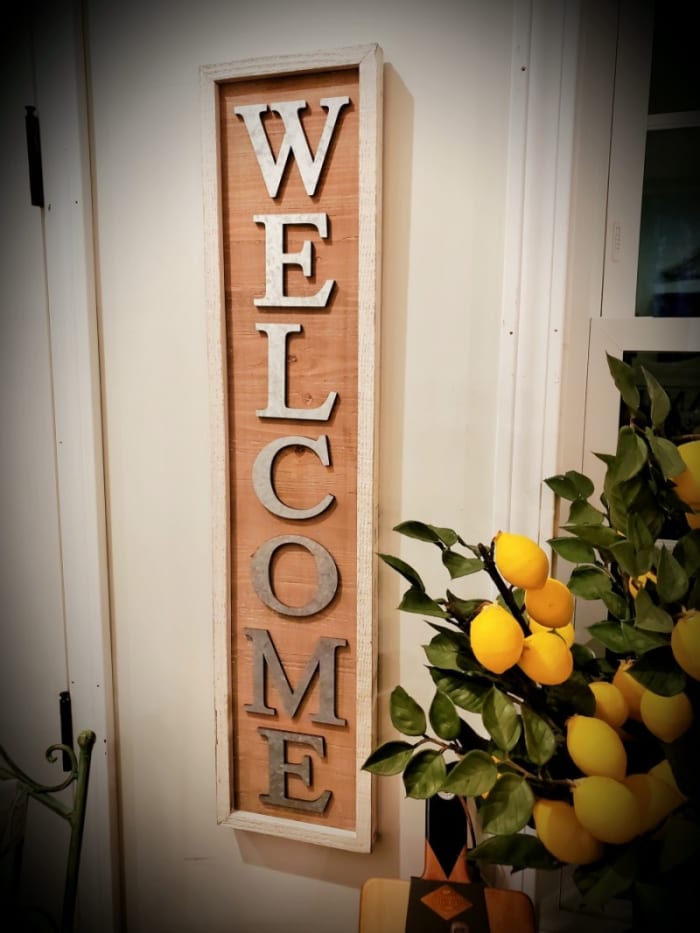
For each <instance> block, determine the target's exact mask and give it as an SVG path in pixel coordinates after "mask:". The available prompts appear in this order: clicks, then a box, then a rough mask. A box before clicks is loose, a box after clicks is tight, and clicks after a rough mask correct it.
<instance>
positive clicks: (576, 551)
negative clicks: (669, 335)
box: [364, 357, 700, 922]
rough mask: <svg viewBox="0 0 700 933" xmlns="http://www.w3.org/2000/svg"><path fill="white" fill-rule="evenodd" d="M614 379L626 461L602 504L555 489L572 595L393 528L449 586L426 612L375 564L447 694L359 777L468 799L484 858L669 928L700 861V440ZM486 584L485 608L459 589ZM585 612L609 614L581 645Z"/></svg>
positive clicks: (397, 712)
mask: <svg viewBox="0 0 700 933" xmlns="http://www.w3.org/2000/svg"><path fill="white" fill-rule="evenodd" d="M608 364H609V367H610V371H611V374H612V377H613V378H614V380H615V383H616V385H617V387H618V389H619V391H620V393H621V396H622V400H623V402H624V404H625V406H626V407H625V410H626V412H627V414H628V417H627V420H626V422H625V423H624V424H623V426H622V427H621V428H620V430H619V434H618V443H617V449H616V451H615V453H614V454H599V455H598V456H599V457H600V459H601V460H603V461H604V463H605V465H606V472H605V479H604V484H603V490H602V493H601V494H600V496H599V497H596V495H595V490H594V485H593V483H592V482H591V480H590V479H589V478H588V477H586V476H584V475H583V474H581V473H579V472H576V471H570V472H568V473H566V474H564V475H559V476H553V477H550V478H549V479H547V480H545V482H546V484H547V485H548V486H549V487H550V489H552V490H553V491H554V493H555V494H556V495H558V496H559V497H560V499H561V500H562V501H563V502H564V503H568V518H567V521H566V522H565V524H564V525H563V526H562V532H563V533H562V534H561V535H560V536H557V537H555V538H552V539H551V540H550V541H549V542H548V544H549V545H550V547H551V550H552V552H553V553H554V554H555V555H558V556H559V557H561V558H563V559H564V560H565V561H567V562H568V563H569V564H572V565H574V566H573V570H572V571H571V573H570V575H569V579H568V580H567V581H566V582H564V581H561V580H559V579H557V578H556V577H555V576H554V574H553V572H552V568H551V566H550V561H549V558H548V556H547V553H546V552H545V551H544V550H543V549H542V548H541V547H540V546H539V545H538V544H537V543H536V542H534V541H532V540H530V539H529V538H527V537H525V536H523V535H520V534H516V533H513V532H507V531H499V532H498V533H497V534H495V535H494V538H493V540H492V541H491V542H489V543H488V544H482V543H479V544H468V543H467V542H466V541H465V540H464V539H463V538H462V537H461V535H460V534H458V533H457V532H456V531H453V530H452V529H449V528H443V527H436V526H434V525H429V524H426V523H423V522H419V521H407V522H403V523H401V524H400V525H398V526H397V527H396V529H395V530H396V531H397V532H399V533H400V534H403V535H406V536H409V537H411V538H415V539H418V540H420V541H423V542H425V543H426V544H428V545H429V546H430V547H432V548H434V549H437V551H438V553H439V556H440V559H441V562H442V564H443V565H444V567H445V570H446V572H447V574H448V576H449V579H450V581H451V583H450V586H452V589H450V588H449V586H448V588H447V589H446V592H445V594H444V596H439V597H432V596H430V595H429V594H428V593H427V592H426V587H425V585H424V583H423V580H422V578H421V576H420V574H419V573H418V571H416V570H415V569H414V568H413V567H411V566H409V565H408V564H407V563H406V562H405V561H403V560H401V559H400V558H398V557H394V556H391V555H388V554H382V555H381V557H382V559H383V560H384V561H385V562H386V563H387V564H388V565H389V566H390V567H392V568H393V569H394V570H395V571H397V572H398V573H399V574H401V576H402V577H404V578H405V580H406V581H407V583H408V588H407V589H406V591H405V593H404V595H403V598H402V600H401V604H400V606H399V608H400V609H401V610H403V611H405V612H408V613H417V614H419V615H422V616H424V617H426V621H427V622H428V624H429V626H430V629H431V630H432V637H431V639H430V642H429V643H428V644H427V645H425V646H424V651H425V654H426V657H427V661H428V671H429V674H430V677H431V678H432V681H433V684H434V687H435V693H434V696H433V699H432V702H431V703H430V706H429V708H428V709H427V710H424V709H423V708H422V707H421V706H420V705H419V704H418V703H417V702H416V700H415V699H414V698H412V697H411V696H410V695H409V694H408V693H407V692H406V691H405V690H404V689H403V688H402V687H400V686H398V687H396V689H395V690H394V691H393V693H392V694H391V701H390V715H391V720H392V723H393V725H394V727H395V728H396V729H397V731H398V732H399V733H401V736H402V737H401V738H397V739H393V740H391V741H387V742H385V743H383V744H381V745H380V746H379V747H378V748H376V749H375V751H374V752H373V753H372V754H371V755H370V756H369V758H368V759H367V761H366V762H365V763H364V767H365V768H366V769H367V770H368V771H371V772H373V773H375V774H378V775H395V774H402V775H403V782H404V786H405V790H406V793H407V795H408V796H410V797H416V798H429V797H431V796H433V795H435V794H437V793H440V792H451V793H454V794H457V795H459V796H461V797H463V798H471V799H472V800H473V802H474V805H475V808H476V812H477V815H478V820H479V823H480V827H481V830H482V831H483V836H484V838H483V841H481V842H480V843H479V845H477V846H476V847H475V848H474V849H472V850H471V852H470V854H469V857H470V859H473V860H475V861H479V860H481V861H484V862H493V863H498V864H502V865H509V866H512V868H513V870H517V869H521V868H525V867H532V868H539V869H554V868H558V867H561V866H562V865H565V864H571V865H574V866H576V868H575V871H574V879H575V881H576V883H577V885H578V887H579V889H580V890H581V892H582V893H583V894H584V896H585V897H586V898H587V899H588V900H589V902H590V903H591V904H592V905H593V906H601V905H603V904H604V903H605V902H606V901H607V900H608V899H610V898H611V897H615V896H628V897H631V898H633V899H634V900H635V901H636V902H637V903H638V904H640V903H641V904H642V905H643V906H644V909H645V916H646V917H655V918H656V920H658V919H659V917H661V916H663V915H664V911H667V910H668V909H670V908H669V905H673V907H674V908H675V907H678V905H679V904H681V903H683V902H685V901H687V893H688V891H690V890H692V884H694V881H695V875H696V872H697V868H698V863H699V860H700V817H699V814H698V786H699V782H698V779H697V773H698V769H697V765H696V758H697V756H696V749H697V745H698V733H699V727H698V716H699V713H700V530H699V529H698V528H697V524H698V522H697V519H698V517H700V516H698V514H697V513H698V512H700V439H698V438H697V437H675V438H670V437H667V436H666V434H665V431H664V426H665V423H666V420H667V417H668V415H669V413H670V411H671V402H670V400H669V396H668V394H667V393H666V392H665V390H664V389H663V388H662V386H661V385H660V384H659V383H658V382H657V380H656V379H655V378H654V376H653V375H651V373H649V372H647V371H645V370H642V372H643V375H644V380H645V383H646V389H647V393H646V398H645V400H644V401H642V399H641V398H640V393H639V390H638V388H637V384H636V379H635V374H634V371H633V370H632V368H631V367H629V366H628V365H627V364H625V363H623V362H622V361H620V360H617V359H614V358H612V357H608ZM696 430H697V427H696ZM475 573H483V574H485V575H486V576H487V577H488V578H489V579H490V581H491V583H492V584H493V587H492V592H493V595H492V597H491V598H488V597H484V598H470V599H464V598H460V597H459V596H458V595H456V594H455V592H453V589H456V586H455V585H454V583H452V581H455V580H458V579H459V578H462V577H465V576H467V575H471V574H475ZM577 599H578V600H587V601H594V602H595V604H596V605H597V606H599V608H600V617H599V620H598V621H597V622H596V623H595V624H593V625H590V626H589V627H588V629H587V631H586V632H581V633H578V637H577V638H576V639H575V638H574V616H575V601H576V600H577ZM467 713H468V714H472V717H473V716H476V717H477V718H478V720H480V722H475V721H474V719H473V718H471V719H470V716H468V715H465V714H467ZM474 726H476V728H474ZM479 726H480V727H479ZM468 809H469V808H467V812H468ZM655 922H656V921H655Z"/></svg>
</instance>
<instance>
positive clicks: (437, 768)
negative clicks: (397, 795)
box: [403, 749, 447, 800]
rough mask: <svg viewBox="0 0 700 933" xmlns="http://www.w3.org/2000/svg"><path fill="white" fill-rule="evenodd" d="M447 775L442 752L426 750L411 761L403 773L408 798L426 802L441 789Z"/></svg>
mask: <svg viewBox="0 0 700 933" xmlns="http://www.w3.org/2000/svg"><path fill="white" fill-rule="evenodd" d="M446 775H447V768H446V767H445V759H444V758H443V757H442V752H438V751H435V750H434V749H424V750H423V751H422V752H418V753H417V754H416V755H414V756H413V758H412V759H411V760H410V762H409V763H408V765H407V766H406V768H405V770H404V773H403V783H404V787H405V788H406V796H407V797H416V798H418V799H419V800H426V799H427V798H428V797H434V796H435V794H437V793H438V792H439V791H440V790H441V789H442V785H443V783H444V780H445V777H446Z"/></svg>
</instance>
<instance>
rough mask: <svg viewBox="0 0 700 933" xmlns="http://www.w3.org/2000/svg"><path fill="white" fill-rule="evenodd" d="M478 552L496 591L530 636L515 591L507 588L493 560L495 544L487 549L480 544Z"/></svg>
mask: <svg viewBox="0 0 700 933" xmlns="http://www.w3.org/2000/svg"><path fill="white" fill-rule="evenodd" d="M477 550H478V552H479V556H480V557H481V559H482V560H483V562H484V570H485V571H486V573H488V575H489V576H490V577H491V579H492V580H493V582H494V583H495V584H496V589H497V590H498V592H499V593H500V594H501V596H502V597H503V601H504V602H505V604H506V606H507V607H508V609H509V610H510V613H511V615H512V616H513V617H514V618H515V620H516V622H517V623H518V624H519V625H520V627H521V629H522V630H523V632H524V633H525V634H526V635H529V634H530V629H529V627H528V624H527V622H526V621H525V619H524V618H523V614H522V612H521V611H520V606H518V604H517V602H516V601H515V597H514V596H513V591H512V589H511V588H510V587H509V586H506V584H505V582H504V580H503V578H502V577H501V575H500V573H499V572H498V570H497V568H496V562H495V560H494V558H493V542H491V547H488V548H487V547H486V545H485V544H478V545H477Z"/></svg>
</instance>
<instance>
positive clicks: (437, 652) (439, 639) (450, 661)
mask: <svg viewBox="0 0 700 933" xmlns="http://www.w3.org/2000/svg"><path fill="white" fill-rule="evenodd" d="M462 639H463V642H464V644H462V642H461V641H460V640H459V639H458V638H457V637H455V636H454V635H453V634H452V633H451V632H441V633H440V634H439V635H436V636H435V638H433V639H432V641H431V642H430V644H429V645H423V650H424V651H425V654H426V657H427V658H428V660H429V661H430V663H431V664H434V665H435V667H441V668H443V669H444V670H448V671H461V670H462V669H463V668H462V665H461V664H460V663H459V653H460V651H463V650H464V649H465V647H466V644H467V639H466V638H464V636H462Z"/></svg>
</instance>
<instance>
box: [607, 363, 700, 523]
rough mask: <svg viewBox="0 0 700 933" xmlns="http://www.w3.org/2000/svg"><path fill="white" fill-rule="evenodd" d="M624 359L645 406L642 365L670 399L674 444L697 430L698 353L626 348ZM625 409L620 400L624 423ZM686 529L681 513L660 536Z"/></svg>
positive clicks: (670, 434) (699, 398) (699, 426)
mask: <svg viewBox="0 0 700 933" xmlns="http://www.w3.org/2000/svg"><path fill="white" fill-rule="evenodd" d="M623 359H624V361H625V362H626V363H629V364H630V366H632V367H633V368H634V370H635V373H636V379H635V382H636V384H637V388H638V389H639V393H640V395H641V397H642V403H643V405H644V406H646V405H648V403H649V396H648V393H647V389H646V382H645V380H644V375H643V374H642V367H644V368H645V369H646V370H648V371H649V372H650V373H652V375H654V376H655V377H656V378H657V379H658V380H659V382H660V383H661V385H662V386H663V387H664V389H665V390H666V392H667V394H668V396H669V398H670V399H671V404H672V410H671V414H670V415H669V416H668V418H667V419H666V424H665V429H666V435H667V437H669V438H670V439H671V440H673V441H674V442H675V443H676V444H678V443H682V442H683V440H686V439H690V436H691V435H697V434H699V433H700V353H666V352H656V351H654V352H651V351H650V352H645V351H637V350H635V351H625V353H624V354H623ZM625 417H626V412H625V406H624V404H622V403H621V404H620V420H619V423H620V424H623V423H624V421H625ZM687 532H688V525H687V523H686V521H685V519H683V518H682V517H680V516H679V517H678V519H677V520H675V521H669V522H667V523H666V525H665V526H664V528H663V530H662V532H661V537H662V538H665V539H667V540H671V541H672V540H677V539H678V538H680V537H682V536H683V535H684V534H687Z"/></svg>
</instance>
